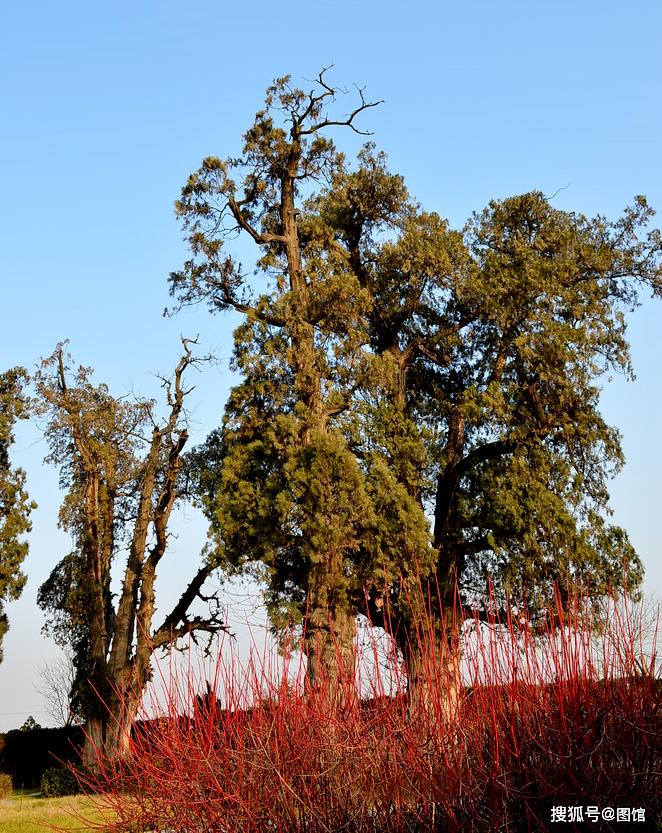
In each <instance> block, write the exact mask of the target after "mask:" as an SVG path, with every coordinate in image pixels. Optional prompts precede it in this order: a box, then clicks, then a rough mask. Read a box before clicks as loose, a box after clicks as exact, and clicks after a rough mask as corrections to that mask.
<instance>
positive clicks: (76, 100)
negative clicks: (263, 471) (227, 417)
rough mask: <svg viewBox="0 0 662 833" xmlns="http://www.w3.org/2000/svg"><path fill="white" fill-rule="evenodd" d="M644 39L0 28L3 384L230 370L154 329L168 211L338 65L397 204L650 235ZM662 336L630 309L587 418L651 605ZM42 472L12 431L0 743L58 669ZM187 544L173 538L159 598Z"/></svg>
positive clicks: (185, 27) (434, 28)
mask: <svg viewBox="0 0 662 833" xmlns="http://www.w3.org/2000/svg"><path fill="white" fill-rule="evenodd" d="M661 32H662V6H661V5H660V4H659V2H657V0H646V1H645V2H638V1H637V0H633V2H631V3H629V4H625V3H623V2H613V0H600V2H598V0H582V2H579V3H578V2H576V0H574V2H569V0H556V1H555V2H551V0H547V1H546V2H545V1H544V0H538V2H534V3H532V2H525V0H521V2H513V1H512V0H502V2H498V3H497V2H494V0H481V1H480V2H478V1H477V0H473V2H472V0H467V2H464V3H456V2H453V3H450V2H444V0H436V2H427V1H426V2H411V3H395V2H388V0H382V1H381V2H374V1H373V0H365V2H363V3H354V2H347V0H339V2H336V3H335V4H327V5H320V4H311V3H309V2H306V3H303V2H289V3H281V4H271V3H266V2H263V0H256V2H253V3H231V4H230V3H223V2H220V0H218V1H217V2H196V0H191V2H189V3H181V2H170V0H159V2H156V1H155V0H144V2H138V3H136V2H131V3H129V2H113V3H104V4H101V3H89V2H88V3H83V2H80V0H71V2H67V3H57V4H56V3H51V2H45V0H44V2H31V0H24V2H23V3H6V4H3V8H2V10H1V11H0V39H1V43H0V93H1V95H0V102H1V103H0V106H1V107H2V116H3V118H2V122H3V128H2V130H1V131H0V159H1V160H2V161H1V164H2V186H3V195H2V200H1V201H0V215H1V216H0V276H1V277H0V280H1V282H2V283H1V293H0V365H1V366H2V368H3V369H4V368H7V367H11V366H13V365H15V364H23V365H26V366H27V367H29V368H32V367H34V364H35V363H36V362H37V361H38V359H39V357H40V356H45V355H48V354H49V353H50V352H52V350H53V348H54V346H55V344H56V342H58V341H59V340H61V339H63V338H69V339H71V349H72V352H73V353H74V356H75V358H76V359H77V360H78V361H80V362H82V363H84V364H89V365H93V366H95V367H96V368H97V370H98V378H99V379H100V380H104V381H107V382H109V383H110V384H111V386H112V387H113V389H114V390H115V391H117V392H123V391H126V390H128V389H130V388H135V389H136V390H137V391H141V392H143V393H146V394H155V393H156V391H157V389H158V385H157V382H156V380H155V378H154V375H153V374H154V373H156V372H159V371H161V372H166V371H168V370H169V369H170V368H171V366H172V364H173V361H174V359H175V357H176V355H177V350H178V336H179V333H180V332H183V333H184V334H186V335H195V334H196V333H200V340H201V344H202V346H203V348H205V349H210V348H214V349H215V350H216V351H217V353H218V354H219V355H220V356H225V357H227V356H228V355H229V351H230V347H229V344H230V333H231V330H232V326H233V322H232V320H231V319H230V318H222V317H217V318H214V319H212V318H211V317H209V316H208V314H207V313H206V312H205V311H203V310H199V311H198V312H191V313H187V314H186V315H183V316H179V317H177V318H176V319H174V320H165V319H163V318H162V317H161V312H162V310H163V308H164V306H166V304H167V303H168V298H167V290H166V279H167V275H168V273H169V271H171V270H172V269H176V268H178V267H179V266H180V264H181V262H182V260H183V258H184V256H185V249H184V246H183V244H182V242H181V235H180V231H179V228H178V225H177V222H176V220H175V218H174V214H173V210H172V204H173V201H174V199H175V198H176V197H177V195H178V192H179V189H180V187H181V185H182V184H183V183H184V181H185V179H186V177H187V175H188V174H189V172H190V171H192V170H194V169H195V168H196V167H197V166H198V164H199V162H200V160H201V158H202V157H203V156H205V155H208V154H216V155H219V156H225V155H231V154H234V153H236V152H237V151H238V149H239V143H240V136H241V133H242V132H243V130H244V129H245V128H246V127H247V126H248V125H249V123H250V121H251V118H252V115H253V114H254V112H255V110H256V109H258V107H259V106H260V105H261V102H262V98H263V92H264V88H265V86H266V85H267V84H268V83H269V82H270V80H271V79H272V78H273V77H275V76H277V75H283V74H285V73H291V74H292V75H293V76H294V78H295V80H297V81H302V80H303V79H305V78H310V77H312V76H314V75H316V74H317V72H318V71H319V69H320V67H321V66H322V65H327V64H330V63H334V64H335V67H336V68H335V70H334V73H333V76H332V77H333V80H334V81H335V82H337V83H339V84H345V85H348V86H351V84H353V83H357V84H359V85H361V86H364V85H365V87H366V94H367V95H368V96H370V97H374V98H383V99H385V103H384V104H383V105H382V106H381V107H379V108H378V109H376V110H372V111H370V113H369V114H367V115H366V117H365V122H366V126H368V127H369V128H370V129H371V130H373V131H374V133H375V135H374V139H375V141H376V142H377V144H378V146H379V147H380V148H383V149H384V150H386V151H387V152H388V154H389V157H390V164H391V168H392V169H393V170H396V171H398V172H400V173H402V174H403V175H404V176H405V178H406V180H407V183H408V185H409V188H410V190H411V191H412V192H413V194H415V195H416V196H417V197H418V198H419V199H420V200H421V202H423V203H424V204H425V206H426V207H428V208H430V209H434V210H437V211H438V212H440V213H441V214H442V215H444V216H446V217H448V218H449V220H450V221H451V223H452V224H453V225H455V226H461V225H462V224H463V223H464V221H465V220H466V218H467V217H468V216H469V214H470V213H471V212H472V211H474V210H479V209H481V208H482V207H484V206H485V205H486V203H487V202H488V201H489V200H490V199H491V198H494V197H505V196H508V195H511V194H514V193H518V192H523V191H527V190H530V189H534V188H535V189H540V190H542V191H543V192H544V193H546V194H548V195H551V194H553V193H555V192H556V191H557V190H558V189H560V188H564V190H562V191H560V192H559V194H558V196H557V197H556V198H555V201H554V202H555V205H557V206H558V207H560V208H564V209H572V210H576V211H582V212H585V213H588V214H593V213H597V212H600V213H604V214H606V215H608V216H615V215H617V214H618V213H619V212H621V211H622V209H623V208H624V206H625V205H626V204H627V203H628V202H629V201H630V200H631V199H632V197H633V196H634V195H635V194H639V193H644V194H646V195H647V196H648V197H649V200H650V201H651V203H652V204H653V206H657V207H658V208H659V209H660V210H661V211H662V174H661V172H660V165H659V154H660V148H661V147H662V115H661V112H660V107H659V91H660V86H661V81H662V73H661V71H660V70H661V58H660V55H662V43H661V37H662V36H661ZM339 139H340V140H341V141H344V140H343V139H342V137H339ZM566 186H567V187H566ZM659 219H660V222H662V217H661V218H659ZM661 329H662V304H660V303H657V304H655V303H652V302H649V301H648V300H647V301H646V302H645V303H644V305H643V307H642V309H641V310H640V311H639V312H638V313H637V314H636V315H635V316H634V317H633V319H632V324H631V330H630V336H631V341H632V345H633V356H634V363H635V368H636V370H637V374H638V379H637V381H636V382H635V383H633V384H625V383H624V382H623V380H615V381H614V382H612V383H610V384H609V385H608V386H607V387H606V390H605V394H604V398H603V403H604V412H605V414H606V416H607V418H608V420H609V421H610V422H611V423H613V424H615V425H617V426H619V427H620V429H621V430H622V432H623V437H624V448H625V451H626V454H627V458H628V464H627V467H626V469H625V471H624V472H623V474H622V475H621V476H620V477H619V479H618V480H617V481H616V482H615V483H614V488H613V498H614V499H613V506H614V510H615V519H616V521H617V522H618V523H620V524H622V525H624V526H625V527H626V528H627V529H628V530H629V532H630V535H631V537H632V540H633V541H634V543H635V545H636V546H637V547H638V549H639V551H640V552H641V554H642V556H643V558H644V560H645V562H646V565H647V569H648V578H647V584H646V588H647V590H648V591H651V592H655V591H656V592H659V591H660V589H662V568H661V566H660V558H659V530H658V518H659V494H660V489H659V486H658V484H659V477H660V471H662V451H661V444H660V442H659V434H658V431H657V428H658V423H659V419H660V413H661V412H662V407H661V406H662V394H661V392H660V372H659V362H660V358H661V357H662V356H661V351H660V347H659V343H660V338H659V334H660V331H661ZM229 382H230V380H229V376H228V372H227V365H224V364H221V365H220V366H219V367H218V368H216V369H214V370H211V371H208V372H207V373H206V374H205V375H204V376H201V377H200V379H199V386H198V389H197V391H196V392H195V393H194V394H193V400H194V401H195V404H196V411H195V419H196V429H197V431H198V436H197V437H196V440H200V439H202V438H203V437H204V435H205V433H206V432H207V430H209V428H210V427H212V426H213V425H214V424H215V422H217V421H218V419H219V416H220V413H221V411H222V407H223V403H224V401H225V397H226V394H227V390H228V385H229ZM44 453H45V448H44V445H43V442H40V441H39V435H38V432H37V431H36V429H35V428H34V427H29V426H25V427H23V428H22V429H21V431H20V434H19V442H18V444H17V446H16V448H15V451H14V460H15V462H16V463H19V464H21V465H23V466H24V467H25V468H26V469H27V471H28V475H29V487H30V491H31V492H32V494H33V495H34V497H35V499H36V500H37V501H38V502H39V504H40V508H39V510H38V512H36V513H35V516H34V534H33V536H32V550H31V555H30V558H29V561H28V562H27V564H26V570H27V573H28V575H29V582H28V585H27V587H26V590H25V593H24V596H23V599H22V600H21V601H20V602H18V603H16V604H13V605H11V606H10V607H9V615H10V623H11V630H10V633H9V636H8V637H7V639H6V640H5V646H4V647H5V661H4V663H3V664H2V665H0V730H3V729H7V728H11V727H13V726H17V725H20V723H22V722H23V720H24V719H25V717H27V714H28V713H33V714H34V716H35V717H36V718H37V720H45V716H44V715H43V714H42V713H41V710H42V709H43V705H42V703H41V698H40V697H39V695H38V694H36V692H35V691H34V689H33V682H34V681H35V678H36V669H37V668H38V666H39V665H40V663H41V662H42V661H43V659H44V658H45V657H52V656H53V654H54V649H53V647H52V646H51V645H50V644H49V643H48V642H47V641H46V640H44V638H43V637H41V636H40V627H41V624H42V620H41V614H40V612H39V611H38V609H37V608H36V606H35V595H36V591H37V588H38V586H39V584H40V583H41V582H42V581H43V580H44V578H45V577H46V576H47V574H48V572H49V571H50V569H51V568H52V567H53V566H54V564H55V563H56V561H57V560H58V559H59V558H60V557H61V555H62V554H63V553H64V552H65V551H66V547H67V540H66V537H65V536H63V535H62V533H60V532H58V531H57V530H56V529H55V520H56V513H57V507H58V505H59V500H60V497H59V494H58V492H57V476H56V473H55V472H53V471H50V470H48V469H46V468H44V467H43V466H42V463H41V459H42V458H43V456H44ZM204 534H205V530H204V525H203V524H202V523H201V522H199V521H198V520H197V519H195V518H194V517H193V516H192V515H191V514H189V519H188V521H187V522H186V523H182V524H181V536H180V539H179V541H178V543H177V557H178V559H179V562H180V563H181V564H182V565H184V566H178V567H176V568H173V570H172V572H171V575H169V576H167V577H166V580H165V582H164V585H165V587H164V592H165V594H166V595H174V594H175V593H176V579H177V574H178V570H181V571H184V572H185V571H186V567H185V564H186V563H187V562H189V561H194V560H195V558H196V555H197V551H198V549H199V547H200V546H201V544H202V543H203V541H204ZM179 562H178V563H179ZM180 575H181V573H180Z"/></svg>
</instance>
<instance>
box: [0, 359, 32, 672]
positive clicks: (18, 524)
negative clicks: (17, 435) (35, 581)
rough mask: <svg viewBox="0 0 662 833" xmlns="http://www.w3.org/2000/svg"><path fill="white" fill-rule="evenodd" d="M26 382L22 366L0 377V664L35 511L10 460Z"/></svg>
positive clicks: (23, 410)
mask: <svg viewBox="0 0 662 833" xmlns="http://www.w3.org/2000/svg"><path fill="white" fill-rule="evenodd" d="M26 381H27V373H26V371H25V370H24V369H23V368H21V367H15V368H13V369H12V370H8V371H6V372H5V373H2V374H0V662H2V640H3V637H4V635H5V634H6V633H7V630H8V629H9V620H8V618H7V614H6V612H5V604H6V603H7V602H8V601H12V600H15V599H18V597H19V596H20V595H21V591H22V590H23V587H24V585H25V581H26V577H25V575H24V574H23V573H22V572H21V565H22V563H23V561H24V560H25V557H26V556H27V554H28V542H27V540H26V539H25V538H24V536H25V535H26V534H27V533H28V532H29V531H30V528H31V524H30V513H31V512H32V510H33V509H35V508H36V505H35V504H34V503H33V502H32V501H31V500H30V499H29V497H28V493H27V491H26V488H25V479H26V478H25V472H24V471H23V469H20V468H16V467H13V466H12V464H11V460H10V457H9V449H10V447H11V445H12V443H13V442H14V426H15V424H16V421H17V420H19V419H25V418H26V417H27V399H26V397H25V394H24V386H25V383H26Z"/></svg>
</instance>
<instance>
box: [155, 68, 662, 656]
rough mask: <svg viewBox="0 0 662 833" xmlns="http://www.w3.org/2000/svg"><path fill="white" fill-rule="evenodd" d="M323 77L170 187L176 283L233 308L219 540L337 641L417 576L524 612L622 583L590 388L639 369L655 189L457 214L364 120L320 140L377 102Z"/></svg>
mask: <svg viewBox="0 0 662 833" xmlns="http://www.w3.org/2000/svg"><path fill="white" fill-rule="evenodd" d="M341 92H342V91H340V90H338V89H337V88H335V87H333V86H331V85H330V84H329V83H328V81H327V76H326V73H325V72H322V73H321V74H320V76H319V78H318V79H317V83H316V84H315V85H314V86H313V88H312V90H311V91H310V92H304V91H303V90H300V89H297V88H295V87H293V86H292V84H291V83H290V79H289V78H281V79H277V80H276V81H275V82H274V84H273V86H271V87H270V88H269V89H268V91H267V98H266V104H265V108H264V109H263V110H260V111H259V112H258V113H257V115H256V117H255V121H254V123H253V125H252V126H251V127H250V128H249V129H248V131H247V132H246V133H245V134H244V145H243V152H242V155H241V156H240V157H238V158H231V159H228V160H226V161H222V160H220V159H219V158H216V157H209V158H207V159H205V160H204V161H203V163H202V166H201V167H200V169H199V170H198V171H197V172H195V173H193V174H192V175H191V176H190V177H189V180H188V182H187V183H186V185H185V186H184V188H183V190H182V196H181V199H180V200H179V202H178V203H177V212H178V214H179V215H180V217H181V218H182V220H183V224H184V228H185V229H186V231H187V235H188V240H189V244H190V247H191V252H192V257H191V259H190V260H189V261H187V262H186V264H185V265H184V267H183V269H182V270H181V271H179V272H175V273H173V274H172V276H171V292H172V294H173V295H174V296H175V298H176V299H177V302H178V304H179V305H185V304H191V303H199V302H205V303H207V304H208V305H209V307H210V308H211V309H212V311H214V312H220V311H224V310H228V309H233V310H235V311H237V312H239V313H241V314H242V315H243V316H244V320H243V323H242V324H240V326H239V327H238V328H237V330H236V332H235V351H234V367H235V369H237V370H238V371H239V372H240V373H241V376H242V379H241V381H240V383H239V384H238V385H237V386H236V387H235V388H234V389H233V391H232V394H231V397H230V400H229V402H228V405H227V408H226V412H225V416H224V419H223V424H222V426H221V427H220V428H219V429H218V430H217V431H215V432H214V433H213V434H212V435H211V436H210V437H209V439H208V441H207V443H206V445H205V447H204V448H203V449H202V450H201V451H200V452H199V460H200V463H201V472H200V479H199V492H200V495H201V499H202V501H203V503H204V505H205V508H206V511H207V514H208V517H209V518H210V520H211V523H212V529H213V533H214V535H215V539H216V542H217V545H218V546H217V554H218V560H219V563H220V564H221V565H222V566H223V567H225V568H226V569H230V570H239V571H241V570H245V569H255V568H258V572H259V573H260V575H261V576H262V578H263V579H264V581H265V582H266V598H267V602H268V605H269V610H270V614H271V616H272V621H273V622H274V624H275V625H276V626H282V625H284V624H285V623H286V622H287V621H292V619H294V620H295V621H299V622H304V624H305V625H306V627H307V628H308V629H309V631H310V632H311V633H317V635H319V632H320V631H323V630H324V629H325V628H329V627H331V626H332V627H333V628H334V629H335V631H336V635H338V634H340V642H341V643H342V642H343V640H345V641H347V640H348V639H349V638H350V637H351V636H352V634H353V630H352V627H353V626H352V624H351V623H352V621H353V617H354V616H355V615H356V613H357V612H369V613H370V614H371V616H372V618H373V621H379V611H380V610H383V602H384V598H383V595H384V593H385V592H386V591H387V589H388V592H389V594H390V596H391V604H392V610H396V611H397V609H398V604H399V600H400V599H401V598H402V591H403V581H404V582H405V583H406V582H407V581H408V580H410V579H413V577H416V579H419V578H422V579H427V578H431V579H433V580H434V581H435V582H438V584H439V586H440V588H441V591H442V592H441V598H442V602H443V603H444V604H445V605H446V606H447V607H448V606H449V605H450V604H452V602H453V598H454V592H455V587H456V584H459V586H460V588H461V590H462V594H463V599H464V600H465V602H467V603H469V602H474V603H475V602H476V601H480V599H484V598H485V594H486V592H487V587H488V584H489V583H490V582H493V583H494V584H495V585H496V587H497V590H498V593H499V597H500V598H505V597H506V595H508V596H509V597H511V598H517V599H518V601H519V602H520V603H521V604H523V605H524V606H525V607H526V609H527V610H528V611H529V612H530V613H531V614H532V615H534V614H535V613H536V612H537V611H540V610H541V609H543V608H544V606H545V604H546V601H547V599H548V597H549V594H550V592H551V588H552V585H556V586H557V587H558V588H560V590H561V592H563V591H564V590H565V589H567V588H568V587H569V585H570V584H571V583H573V582H576V581H577V580H583V581H585V582H586V583H587V586H589V587H590V591H591V592H592V593H595V594H598V595H599V594H600V593H603V592H604V591H605V590H606V589H607V588H618V587H621V588H624V589H626V590H628V591H633V590H634V589H636V587H637V585H638V584H639V582H640V580H641V575H642V569H641V563H640V561H639V558H638V556H637V555H636V553H635V551H634V549H633V548H632V546H631V544H630V542H629V540H628V538H627V534H626V533H625V531H624V530H622V529H620V528H618V527H615V526H613V525H612V524H610V522H609V514H610V510H609V505H608V497H609V495H608V482H609V479H610V477H611V476H612V475H613V474H614V473H615V472H616V471H618V469H619V467H620V466H621V465H622V462H623V456H622V450H621V445H620V436H619V434H618V431H617V430H616V429H614V428H612V427H610V426H609V425H607V424H606V423H605V421H604V419H603V418H602V416H601V414H600V410H599V394H600V385H601V380H602V379H603V378H604V376H605V374H608V373H612V372H622V373H626V374H631V372H632V370H631V364H630V354H629V346H628V342H627V339H626V317H625V316H626V314H627V313H628V312H629V311H631V310H633V309H634V308H635V307H636V305H637V304H638V299H639V296H640V294H641V292H642V291H644V290H648V291H651V292H652V293H653V294H655V295H659V294H660V292H661V291H662V272H661V267H660V254H661V251H662V245H661V241H660V235H659V232H658V231H657V230H653V231H649V230H648V226H649V222H650V219H651V217H652V213H653V212H652V210H651V209H650V208H649V206H648V205H647V203H646V200H645V199H644V198H643V197H637V198H636V199H635V201H634V203H633V205H632V206H631V207H629V208H627V209H626V210H625V213H624V214H623V216H622V217H621V218H619V219H617V220H615V221H612V220H608V219H607V218H605V217H601V216H598V217H594V218H588V217H585V216H584V215H582V214H577V213H574V212H568V211H563V210H560V209H557V208H555V207H554V206H553V205H552V201H551V200H550V199H548V198H546V197H545V196H544V195H543V194H542V193H539V192H531V193H527V194H522V195H519V196H515V197H512V198H508V199H502V200H495V201H493V202H491V203H490V204H489V205H488V207H487V208H486V209H485V210H484V211H482V212H479V213H477V214H475V215H474V216H473V217H472V218H471V219H470V220H469V222H468V223H467V224H466V226H465V227H464V228H463V229H461V230H453V229H451V228H450V227H449V225H448V223H447V222H446V221H445V220H443V219H442V218H441V217H440V216H439V215H438V214H437V213H435V212H431V211H427V210H425V209H424V208H423V207H421V206H420V205H419V204H418V203H416V201H415V200H414V199H413V198H412V197H411V196H410V195H409V193H408V191H407V189H406V187H405V184H404V181H403V179H402V177H401V176H398V175H396V174H393V173H391V172H389V170H388V168H387V164H386V158H385V156H384V155H383V154H381V153H379V152H377V150H376V148H375V146H374V145H373V144H372V143H368V144H366V145H365V146H364V147H363V149H362V150H361V152H360V153H359V155H358V158H357V161H356V163H354V164H350V163H349V162H348V161H347V159H346V157H345V156H344V155H343V154H342V153H341V152H339V151H338V150H337V148H336V146H335V144H334V142H333V141H332V139H331V138H330V136H329V133H330V131H331V130H336V129H339V128H343V127H344V128H346V129H347V128H349V129H351V130H353V131H355V132H361V131H360V130H359V128H358V127H357V120H358V119H359V117H361V116H363V115H364V114H365V111H366V110H367V109H368V108H370V107H372V106H374V103H373V102H367V101H366V100H365V99H364V97H363V93H362V92H359V95H358V100H357V101H356V102H355V105H354V106H353V109H350V113H349V114H348V115H346V116H336V115H334V114H333V113H332V111H331V110H332V108H333V107H334V106H335V107H338V106H339V104H338V100H339V99H340V98H341ZM236 235H243V236H245V237H247V238H248V239H250V240H252V241H253V242H254V243H255V245H256V247H257V253H256V260H255V263H256V267H255V271H254V275H253V277H252V278H251V276H250V274H249V272H248V271H247V270H245V269H244V268H243V267H242V265H241V264H240V263H238V262H237V261H236V260H235V259H234V258H233V257H232V256H231V255H230V254H227V251H226V250H227V241H228V240H229V239H231V238H233V237H234V236H236ZM366 588H367V591H368V595H367V597H366V595H365V591H366ZM327 643H328V640H327ZM309 650H310V651H311V654H309V661H310V657H311V656H313V657H314V650H313V648H312V647H310V648H309ZM309 667H310V663H309Z"/></svg>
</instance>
